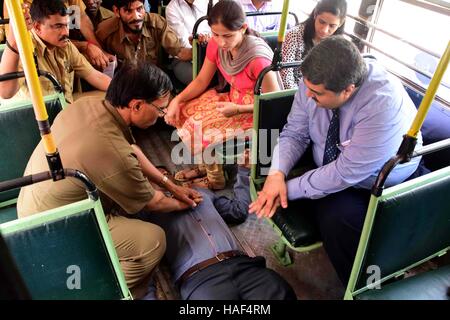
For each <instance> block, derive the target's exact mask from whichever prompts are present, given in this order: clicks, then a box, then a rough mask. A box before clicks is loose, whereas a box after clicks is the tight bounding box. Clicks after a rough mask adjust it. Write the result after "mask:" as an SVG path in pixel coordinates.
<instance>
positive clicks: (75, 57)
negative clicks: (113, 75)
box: [0, 0, 111, 103]
mask: <svg viewBox="0 0 450 320" xmlns="http://www.w3.org/2000/svg"><path fill="white" fill-rule="evenodd" d="M25 17H26V20H27V24H28V26H29V27H31V26H32V30H31V34H32V40H33V44H34V47H35V52H36V54H37V62H38V66H39V69H40V70H45V71H48V72H50V73H52V74H53V75H55V76H56V78H57V79H58V81H59V82H60V83H61V85H62V86H63V88H64V94H65V97H66V100H67V101H68V102H69V103H72V102H73V97H72V91H73V82H74V74H76V75H78V76H79V77H81V78H83V79H85V80H86V81H87V82H89V83H90V84H91V85H92V86H93V87H95V88H97V89H99V90H101V91H106V89H107V88H108V85H109V83H110V81H111V79H110V78H109V77H108V76H106V75H104V74H102V73H101V72H99V71H97V70H95V69H94V68H93V67H92V66H91V65H90V64H89V62H88V61H87V60H86V58H84V57H83V56H82V55H81V54H80V52H79V51H78V50H77V48H76V47H75V46H74V45H73V44H72V43H71V42H70V40H68V35H69V29H68V18H69V17H68V15H67V13H66V8H65V6H64V3H63V2H62V1H61V0H34V2H33V3H32V4H31V8H30V13H29V14H28V13H25ZM31 20H32V21H33V22H31ZM21 69H22V67H21V65H20V62H19V55H18V53H17V45H16V40H15V37H14V33H13V32H9V34H8V37H7V48H6V49H5V52H4V53H3V56H2V60H1V62H0V73H1V74H3V73H7V72H15V71H18V70H21ZM40 82H41V86H42V89H43V94H45V95H46V94H49V93H52V92H53V86H52V85H51V83H50V81H48V80H47V79H44V78H42V77H41V78H40ZM18 91H19V93H18V94H17V95H16V96H15V98H20V97H23V98H25V97H29V92H28V87H27V84H26V82H25V80H24V79H20V80H17V79H16V80H10V81H5V82H0V96H1V97H2V98H3V99H9V98H11V97H13V96H14V95H15V94H16V93H17V92H18Z"/></svg>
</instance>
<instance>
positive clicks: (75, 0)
mask: <svg viewBox="0 0 450 320" xmlns="http://www.w3.org/2000/svg"><path fill="white" fill-rule="evenodd" d="M63 1H64V4H65V5H66V6H67V7H68V8H70V9H71V10H70V16H71V19H73V21H78V22H79V26H78V27H79V29H72V28H71V33H72V31H75V32H80V33H81V34H82V35H83V37H84V38H85V39H86V41H85V42H77V43H74V44H75V46H76V47H77V49H78V50H79V51H80V52H83V54H84V55H85V56H86V58H87V59H88V61H89V62H90V63H91V64H92V65H93V66H95V67H96V68H98V69H101V70H103V69H104V68H105V67H106V66H107V65H108V63H109V61H111V59H113V57H112V56H111V55H109V54H107V53H105V52H103V51H102V49H101V46H100V44H99V43H98V41H97V38H95V33H94V27H93V25H92V22H91V20H90V19H89V17H88V15H87V14H86V13H85V10H86V6H85V5H84V3H83V1H82V0H63ZM32 2H33V0H25V3H26V4H27V5H28V6H29V5H31V3H32ZM75 8H79V9H78V10H75ZM3 12H5V18H9V15H8V10H7V8H6V4H5V3H4V4H3ZM74 14H80V17H79V19H78V18H76V17H74ZM77 19H78V20H77ZM76 30H77V31H76ZM6 31H8V30H6ZM7 33H8V32H7ZM88 43H90V44H92V45H89V46H88V45H87V44H88Z"/></svg>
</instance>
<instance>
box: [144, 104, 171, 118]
mask: <svg viewBox="0 0 450 320" xmlns="http://www.w3.org/2000/svg"><path fill="white" fill-rule="evenodd" d="M147 103H148V104H150V105H152V106H154V107H155V108H156V109H158V112H159V113H160V114H161V115H163V116H165V115H166V113H167V111H166V110H167V107H168V105H167V106H165V107H160V106H157V105H156V104H154V103H153V102H147Z"/></svg>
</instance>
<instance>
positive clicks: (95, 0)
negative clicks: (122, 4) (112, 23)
mask: <svg viewBox="0 0 450 320" xmlns="http://www.w3.org/2000/svg"><path fill="white" fill-rule="evenodd" d="M83 3H84V6H85V10H84V12H83V14H84V15H85V16H86V15H87V17H89V20H90V22H91V28H90V30H92V31H91V32H92V37H90V38H89V39H87V38H86V37H85V35H84V33H83V32H82V30H81V29H75V28H71V30H70V34H69V37H70V40H72V42H73V44H74V45H75V46H76V47H77V48H78V50H80V52H81V53H83V55H84V56H85V57H86V58H87V59H88V60H89V62H90V63H92V65H94V66H95V67H96V68H98V69H99V70H104V69H105V68H106V67H107V65H108V63H109V62H112V61H113V59H114V56H112V55H111V54H109V53H106V52H102V49H101V46H100V44H99V43H98V41H97V38H96V37H95V30H97V27H98V25H99V24H100V22H102V21H104V20H107V19H109V18H112V17H114V13H113V12H112V11H110V10H108V9H106V8H103V7H102V6H101V4H102V0H83ZM80 10H83V8H81V9H80ZM81 27H82V26H81ZM92 38H93V39H95V41H92ZM95 51H98V52H97V53H98V54H97V55H95ZM100 53H101V54H102V55H103V56H104V57H105V59H103V57H102V55H100Z"/></svg>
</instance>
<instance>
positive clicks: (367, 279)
mask: <svg viewBox="0 0 450 320" xmlns="http://www.w3.org/2000/svg"><path fill="white" fill-rule="evenodd" d="M449 194H450V167H446V168H443V169H440V170H438V171H434V172H431V173H428V174H426V175H424V176H421V177H419V178H416V179H413V180H410V181H407V182H403V183H401V184H399V185H397V186H393V187H390V188H387V189H385V190H384V191H383V194H382V196H381V197H379V198H376V197H372V199H371V203H370V204H369V209H368V212H367V215H366V220H365V224H364V228H363V231H362V235H361V240H360V243H359V247H358V252H357V255H356V258H355V263H354V265H353V270H352V274H351V277H350V281H349V284H348V287H347V292H346V297H347V298H348V297H355V296H357V295H358V294H359V293H362V292H364V291H366V290H368V289H370V285H373V282H374V280H379V281H381V283H382V282H384V281H385V280H388V279H390V278H392V277H396V276H398V275H400V274H402V273H404V272H405V271H407V270H409V269H410V268H412V267H414V266H416V265H419V264H421V263H422V262H424V261H427V260H429V259H431V258H433V257H435V256H438V255H441V254H443V253H444V252H446V251H447V250H449V249H450V232H449V230H450V201H448V195H449ZM374 275H377V277H376V279H374Z"/></svg>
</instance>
